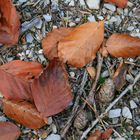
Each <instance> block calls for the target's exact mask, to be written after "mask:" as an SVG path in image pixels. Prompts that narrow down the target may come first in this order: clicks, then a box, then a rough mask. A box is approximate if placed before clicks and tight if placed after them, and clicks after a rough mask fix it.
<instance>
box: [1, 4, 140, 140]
mask: <svg viewBox="0 0 140 140" xmlns="http://www.w3.org/2000/svg"><path fill="white" fill-rule="evenodd" d="M8 2H10V1H8ZM108 2H111V1H108ZM117 2H119V1H117ZM117 2H116V3H115V4H116V5H117V6H119V7H123V8H125V9H124V15H125V14H126V13H127V10H126V9H127V8H128V9H129V8H131V7H132V8H133V4H134V6H135V7H137V2H134V3H128V7H127V6H126V1H121V2H122V3H123V2H124V3H123V4H122V3H121V2H120V3H119V4H120V5H118V3H117ZM14 3H16V8H17V10H18V11H19V14H20V16H21V15H22V18H21V23H22V25H23V23H27V24H26V25H27V26H28V28H26V27H25V28H26V30H24V32H22V34H21V36H20V38H19V40H18V41H19V44H18V45H17V47H13V48H11V49H9V48H8V49H4V48H3V47H2V49H1V50H0V51H1V52H2V53H1V57H0V58H1V59H0V60H1V61H2V62H1V63H2V64H4V63H6V62H7V61H11V66H10V65H9V67H7V68H8V69H7V68H6V70H3V69H1V71H2V74H1V75H2V76H4V77H5V76H6V77H5V78H4V79H5V80H6V82H5V83H7V84H8V87H9V88H7V84H4V83H3V82H2V79H3V78H1V85H3V86H2V87H1V88H3V89H4V90H3V93H2V95H4V96H5V95H6V94H7V95H8V96H7V97H9V95H10V97H9V98H11V97H12V98H15V96H14V95H17V96H18V98H20V103H21V104H20V103H19V99H17V98H15V99H14V100H15V101H9V100H7V108H5V114H7V115H8V116H9V117H11V118H13V119H14V120H15V121H16V122H18V123H20V124H23V126H26V127H29V128H32V127H33V128H37V127H38V128H39V127H42V126H43V125H45V123H47V121H48V118H44V115H45V117H46V116H47V117H48V116H51V117H52V118H53V121H52V123H53V125H55V126H56V128H57V133H58V134H62V131H63V130H65V129H64V126H65V124H67V122H69V117H71V116H72V115H73V111H72V109H73V106H71V105H73V104H74V105H76V103H77V107H78V104H79V103H80V104H79V105H80V106H82V104H85V103H84V102H85V101H86V100H81V99H80V98H79V99H78V98H77V97H78V96H77V94H78V93H79V92H80V93H81V91H80V90H82V91H83V92H84V93H82V99H83V97H85V98H86V97H87V96H88V93H89V92H90V89H91V85H92V81H93V82H94V80H95V79H97V78H98V77H97V75H99V76H100V73H99V72H98V71H97V74H96V77H95V79H94V78H93V79H92V78H90V76H88V77H85V76H84V71H86V70H87V68H88V67H89V66H90V67H91V65H92V67H96V65H98V64H97V61H96V53H97V51H98V50H99V49H100V47H101V44H102V42H103V38H104V36H105V37H106V38H108V37H109V39H108V40H107V42H106V43H105V44H104V45H103V46H104V47H103V51H101V53H102V52H103V53H102V54H103V56H105V57H106V58H104V63H103V64H102V69H101V71H102V72H103V71H105V70H108V71H109V73H110V76H108V78H112V75H111V72H112V71H115V70H116V67H115V64H117V61H118V62H120V58H113V57H111V56H110V55H112V56H115V57H120V56H121V57H124V58H125V59H124V61H126V60H127V61H130V62H129V64H128V71H127V75H130V76H129V77H136V76H137V75H138V72H139V68H138V67H137V65H138V64H139V57H136V56H139V38H136V37H131V36H130V35H126V36H127V37H124V36H125V35H123V34H120V36H119V35H118V36H119V37H120V38H119V37H118V38H119V40H117V37H116V38H113V41H112V39H110V38H111V37H112V36H111V37H110V35H111V34H110V33H111V32H110V31H112V32H115V31H117V29H115V28H113V26H112V25H111V26H110V24H107V25H108V26H106V23H107V22H106V19H105V21H104V23H105V34H104V33H103V31H104V29H103V28H102V29H103V30H102V31H100V32H95V34H94V31H93V32H92V30H91V29H92V27H86V24H91V25H93V24H97V23H101V21H99V22H93V23H86V20H85V19H84V18H85V16H88V14H91V11H90V10H87V9H84V8H83V7H81V6H80V11H79V10H78V9H76V7H75V6H74V7H73V6H69V5H67V4H66V5H65V4H64V3H63V2H62V3H61V2H60V3H59V5H58V4H57V1H52V3H49V2H47V1H46V2H45V1H38V2H30V1H29V2H23V3H22V4H21V3H20V2H19V1H17V2H14ZM112 3H113V1H112ZM2 4H3V3H2ZM88 4H89V3H88ZM77 6H79V5H77ZM50 7H51V8H50ZM62 7H63V8H64V11H63V10H62V9H61V8H62ZM68 7H69V8H68ZM59 8H60V9H61V10H60V9H59ZM24 9H27V11H26V10H24ZM45 9H46V10H45ZM47 9H50V10H47ZM73 9H75V10H76V12H77V13H75V12H74V10H73ZM59 11H63V12H64V13H65V11H68V16H71V14H72V15H75V16H74V17H73V19H75V21H74V22H75V23H76V24H74V23H72V22H71V20H72V19H67V18H66V17H65V16H63V13H61V14H60V13H59ZM42 12H43V13H42ZM46 12H48V13H49V14H48V13H47V14H46ZM96 12H97V13H96V14H97V16H96V19H97V21H98V20H100V18H101V17H98V10H97V11H96ZM101 12H102V14H101V15H100V16H102V15H103V16H104V12H103V11H101ZM107 12H108V11H107ZM42 14H44V15H51V16H52V18H51V19H50V20H49V21H44V19H43V18H41V16H44V15H42ZM107 14H109V13H106V14H105V15H107ZM38 15H39V17H37V18H36V17H35V16H38ZM76 16H78V17H80V16H81V17H82V18H81V19H80V20H78V19H76V18H77V17H76ZM112 16H114V13H113V15H112ZM125 16H126V15H125ZM15 17H16V16H15ZM33 17H34V19H35V20H33ZM58 17H59V18H58ZM36 19H38V20H36ZM107 20H108V19H107ZM15 21H16V20H15ZM30 21H31V22H30ZM34 21H36V23H38V25H36V24H33V22H34ZM39 21H40V22H39ZM131 21H132V20H130V22H131ZM125 22H126V25H125V24H123V23H125ZM34 23H35V22H34ZM39 24H40V25H39ZM24 25H25V24H24ZM26 25H25V26H26ZM76 25H77V26H76ZM127 25H129V22H128V24H127V21H125V19H124V20H123V21H122V24H121V26H120V27H121V28H119V27H118V29H119V32H121V33H123V32H124V30H125V29H126V27H127ZM56 26H57V27H65V29H66V30H67V29H68V30H69V31H68V34H67V33H66V34H64V35H63V32H61V28H58V29H54V31H55V30H56V31H58V33H60V36H59V37H60V38H59V37H57V34H55V35H56V37H55V35H53V34H52V35H51V33H53V32H51V30H52V29H53V28H56ZM67 26H76V27H73V28H66V27H67ZM82 26H85V28H84V29H83V31H82ZM22 27H23V26H22ZM12 28H14V27H12ZM86 28H87V29H86ZM16 29H17V30H16V31H17V32H18V28H16ZM12 31H13V30H12ZM84 31H87V34H85V32H84ZM28 32H30V38H28V37H29V36H28V35H29V34H28ZM46 32H47V34H46ZM48 32H50V33H48ZM90 32H91V33H93V36H94V35H95V37H97V38H95V37H94V39H93V38H92V36H90ZM88 33H89V34H88ZM100 33H101V35H100ZM10 34H11V33H10ZM17 34H18V33H17ZM45 34H46V35H49V34H50V36H52V37H51V38H49V37H50V36H46V38H45V39H44V40H46V39H47V41H46V42H45V43H44V44H43V43H42V48H43V49H48V50H47V52H45V50H44V51H43V50H42V51H41V50H40V47H41V40H42V38H43V37H45ZM61 34H62V38H61ZM130 34H131V33H130ZM26 35H27V36H26ZM136 35H137V34H136ZM88 36H89V37H88ZM99 36H102V37H101V38H99ZM11 37H12V34H11ZM81 37H82V39H81ZM90 37H91V38H90ZM126 38H127V39H126ZM132 38H133V39H132ZM29 39H31V40H32V41H29V42H27V44H26V41H27V40H29ZM51 40H53V41H51ZM91 40H94V43H95V44H94V45H93V42H92V41H91ZM99 40H100V41H99ZM101 40H102V41H101ZM126 40H128V41H126ZM9 41H10V40H9ZM49 41H50V43H53V44H52V45H51V44H50V43H49ZM98 41H99V42H98ZM86 42H88V44H90V42H91V45H85V44H86ZM1 43H2V44H5V43H3V42H1ZM16 43H17V42H14V44H16ZM47 43H48V44H47ZM71 43H72V46H69V45H70V44H71ZM113 43H114V44H113ZM121 43H124V44H125V46H122V45H121ZM7 44H8V45H9V44H10V43H9V42H8V41H7ZM11 44H13V43H11ZM64 44H65V45H64ZM116 44H119V45H117V47H116ZM48 45H50V47H47V46H48ZM63 45H64V46H63ZM4 46H5V47H6V45H4ZM78 46H79V47H78ZM71 48H72V49H71ZM77 48H79V49H77ZM14 49H15V52H14V51H13V50H14ZM65 49H66V50H65ZM70 49H71V50H72V51H73V52H74V53H73V54H75V55H69V54H70V52H69V51H70ZM92 49H93V51H91V50H92ZM130 50H133V53H132V52H131V51H130ZM7 51H8V52H7ZM76 51H77V52H76ZM80 52H82V53H80ZM108 52H109V54H107V53H108ZM43 53H44V54H45V57H46V58H48V59H49V62H48V61H47V60H46V58H45V57H44V55H43ZM57 53H58V55H57ZM13 54H15V55H14V56H13ZM81 54H82V55H81ZM83 54H84V55H83ZM49 55H50V56H49ZM53 57H57V58H58V59H60V60H58V61H63V62H66V63H67V64H62V62H59V64H60V69H59V66H57V63H56V62H55V63H54V60H53V61H52V60H51V59H53ZM127 57H135V58H131V59H129V58H128V59H127ZM16 59H20V60H24V61H33V62H27V63H28V66H29V65H30V64H29V63H36V62H37V61H39V62H40V63H41V64H42V65H43V66H44V67H46V65H47V67H46V68H45V69H44V70H43V67H42V66H41V64H37V65H36V66H35V64H33V67H30V66H31V65H30V66H29V67H28V66H27V67H25V65H24V64H22V63H23V62H24V61H22V62H20V63H19V62H18V60H16ZM93 59H94V60H93ZM12 60H16V61H17V62H15V63H14V61H12ZM34 61H36V62H34ZM44 62H45V63H44ZM89 62H91V63H90V64H88V63H89ZM51 63H54V64H56V65H55V66H54V68H53V67H51V65H52V64H51ZM7 64H8V63H7ZM7 64H5V65H7ZM18 64H21V65H18ZM68 64H70V65H68ZM5 65H2V66H1V67H3V66H5ZM16 65H17V67H16ZM39 65H40V66H39ZM62 65H63V66H62ZM71 65H72V66H71ZM88 65H89V66H88ZM22 66H23V67H22ZM56 66H57V67H58V70H57V67H56ZM83 66H85V67H83ZM36 67H38V69H37V68H36ZM50 67H51V68H50ZM55 67H56V68H55ZM62 67H63V68H62ZM64 67H65V68H64ZM75 67H77V68H78V69H77V68H75ZM61 68H62V69H63V70H62V72H60V74H59V70H61ZM79 68H81V69H79ZM53 69H54V70H53ZM64 69H66V70H64ZM118 69H119V68H118ZM34 70H35V71H34ZM36 70H37V71H36ZM97 70H98V69H97ZM28 71H30V72H28ZM118 71H119V70H117V72H116V73H118ZM9 72H10V73H9ZM67 72H68V74H69V75H70V72H71V73H72V72H73V73H74V76H72V77H70V76H69V75H68V74H67ZM98 73H99V74H98ZM122 73H123V71H122V72H121V71H120V74H119V76H120V77H121V74H122ZM124 73H125V74H126V72H124ZM47 74H48V75H49V76H50V78H49V79H47V77H48V76H47ZM61 74H62V75H63V76H64V77H65V76H66V75H67V76H66V77H67V78H66V79H65V78H64V79H65V80H60V81H59V78H60V76H62V75H61ZM43 75H44V76H43ZM63 76H62V77H63ZM44 77H46V78H44ZM120 77H117V78H119V79H121V78H120ZM82 78H85V79H84V80H85V81H86V82H85V83H86V84H85V85H82V87H83V88H81V87H80V86H79V85H80V82H81V81H82ZM100 78H102V77H99V79H100ZM123 78H124V80H125V77H124V76H123ZM9 79H11V82H10V81H8V80H9ZM41 79H44V80H45V82H43V84H41V82H40V80H41ZM53 79H54V80H53ZM62 79H63V78H62ZM44 80H43V81H44ZM51 80H52V81H51ZM57 80H58V81H57ZM68 80H69V81H70V84H71V86H70V85H69V82H68ZM84 80H83V81H84ZM15 81H16V82H15ZM53 81H54V82H53ZM95 81H96V80H95ZM104 81H105V83H106V81H107V79H105V80H104ZM36 82H37V83H38V84H37V86H36ZM51 82H52V84H51ZM64 82H66V84H62V85H61V83H64ZM121 82H122V81H121ZM34 83H35V84H34ZM46 83H47V84H46ZM55 83H59V84H60V88H62V87H64V89H65V87H66V89H65V90H66V92H64V93H63V92H57V88H58V87H59V84H56V87H57V88H54V89H53V87H54V86H55ZM97 83H98V84H97V88H96V94H95V100H94V101H95V103H94V104H91V105H90V102H89V103H88V100H87V101H86V103H88V104H87V105H86V106H85V107H84V109H85V110H86V111H87V110H89V112H90V113H92V119H88V118H86V117H85V119H86V122H87V121H88V122H87V125H85V126H86V127H85V128H83V130H82V131H81V132H79V131H75V129H74V128H73V125H72V122H71V123H69V124H71V125H72V126H71V127H70V129H68V130H67V131H66V135H65V138H66V139H71V138H73V139H80V136H81V134H85V133H84V131H85V130H86V128H88V127H89V125H90V123H91V120H94V119H96V118H98V113H99V114H101V113H102V112H104V111H103V110H105V108H107V106H108V101H107V102H105V104H104V103H102V102H100V101H99V100H98V98H96V96H98V94H99V93H100V90H101V89H104V85H106V84H105V83H100V80H99V82H97ZM119 83H120V82H119ZM49 84H50V85H49ZM112 84H113V83H112ZM112 84H111V85H112ZM128 84H129V82H128V81H125V82H123V83H122V85H123V86H121V88H119V90H118V92H117V91H115V92H113V93H115V95H113V98H110V101H109V102H111V101H112V100H115V99H116V98H117V97H118V96H119V94H121V92H122V91H123V90H125V88H126V89H127V85H128ZM23 85H26V86H23ZM42 85H45V86H43V88H42ZM46 85H47V86H46ZM93 85H94V84H93ZM4 86H5V88H4ZM15 86H16V87H15ZM67 86H68V87H69V88H68V87H67ZM112 86H113V85H112ZM70 87H71V88H70ZM106 88H107V90H109V89H111V86H110V84H108V85H107V86H106ZM5 89H6V90H7V91H5ZM51 89H52V90H51ZM58 89H59V88H58ZM70 89H71V91H72V94H73V96H74V100H73V101H72V98H71V97H72V96H71V91H70ZM138 89H139V84H138V83H136V84H135V87H134V91H133V92H132V93H133V94H132V93H131V94H130V95H126V97H125V98H122V99H121V100H120V101H119V102H118V104H116V105H114V108H117V107H121V108H124V107H125V106H126V102H125V101H124V99H125V100H126V99H128V100H127V101H129V99H131V100H132V99H133V101H134V102H136V103H138V102H139V96H137V95H138V92H136V91H138ZM11 90H12V92H11ZM53 90H54V92H48V91H53ZM67 90H68V92H67ZM107 90H101V91H104V92H102V94H103V93H105V94H103V96H105V95H107V94H106V91H107ZM15 91H16V93H14V92H15ZM20 91H22V92H20ZM34 91H35V92H34ZM62 91H63V90H62ZM113 91H114V90H113ZM26 92H27V94H26ZM11 93H12V94H11ZM20 93H22V94H20ZM39 93H40V94H41V95H42V99H45V96H49V97H48V98H46V100H45V102H41V101H42V100H41V101H39V100H40V99H41V98H40V97H39V96H38V97H37V95H39ZM50 93H53V94H54V95H57V97H55V96H54V97H53V94H50ZM60 93H61V94H60ZM67 93H68V94H67ZM109 93H110V92H109ZM24 94H25V95H24ZM65 94H66V95H67V96H66V98H65V97H64V96H65ZM108 95H109V97H110V94H108ZM35 96H36V97H35ZM114 96H115V97H114ZM51 97H52V99H51ZM58 97H59V98H58ZM79 97H80V96H79ZM136 97H137V98H136ZM5 98H6V96H5ZM63 98H64V99H65V100H64V99H63ZM75 98H76V99H75ZM105 98H106V97H105ZM59 99H60V100H61V101H60V103H59V102H58V101H57V100H59ZM66 99H68V102H67V100H66ZM102 99H103V98H102ZM25 100H26V101H25ZM77 100H81V101H80V102H79V103H78V102H77ZM38 101H39V102H38ZM5 102H6V101H5ZM22 102H23V104H22ZM8 103H9V104H8ZM18 103H19V104H18ZM34 103H35V105H34ZM65 103H66V104H65ZM70 103H71V104H70ZM12 104H16V108H15V107H14V106H13V107H12ZM44 104H45V106H46V107H47V108H43V107H45V106H44ZM8 105H9V108H10V109H11V108H12V110H13V111H12V112H10V109H8ZM22 105H23V110H22V109H20V107H21V106H22ZM98 105H99V106H98ZM4 106H6V105H4ZM4 106H3V107H4ZM18 106H20V107H18ZM30 106H32V107H31V108H30ZM49 106H51V107H49ZM62 106H63V107H62ZM92 106H93V107H94V108H93V107H92ZM66 107H67V108H66ZM24 108H25V109H24ZM27 108H28V109H29V108H30V109H31V110H30V111H29V112H26V111H27V110H28V109H27ZM32 108H33V109H32ZM41 108H42V109H41ZM44 109H45V111H44ZM64 109H65V110H64ZM128 109H129V105H128ZM62 110H63V111H62ZM80 110H81V109H80ZM24 111H25V113H24ZM133 111H134V110H133ZM14 112H15V114H14ZM17 112H20V113H17ZM35 112H36V113H35ZM59 112H61V113H59ZM57 113H59V114H57ZM133 113H134V114H135V115H136V113H135V112H133ZM23 114H24V115H25V116H24V115H23ZM36 114H38V115H39V114H40V115H41V114H42V115H43V114H44V115H43V116H42V115H41V116H38V115H36ZM55 114H57V115H55ZM28 115H30V116H32V115H33V116H32V117H33V119H32V121H34V117H36V118H35V120H37V119H39V120H38V121H41V120H42V118H43V120H42V121H41V122H42V123H41V122H39V123H37V124H36V122H33V124H32V125H29V124H30V123H31V122H32V121H30V122H29V117H28ZM52 115H53V116H52ZM74 115H76V114H74ZM23 116H24V117H25V119H23V118H22V117H23ZM79 116H80V114H79ZM38 117H39V118H38ZM136 117H137V115H136ZM104 119H105V121H104ZM104 119H102V120H101V122H100V123H99V124H98V125H97V126H98V127H99V126H100V128H102V129H105V127H107V128H108V126H109V125H108V123H106V121H107V122H108V121H109V120H108V119H107V120H106V118H104ZM135 119H136V120H137V121H138V118H135ZM44 121H45V123H44ZM82 121H84V120H82ZM111 121H113V120H111ZM120 121H121V122H122V121H123V122H124V123H125V124H127V122H125V121H124V120H120ZM14 123H15V122H14ZM112 123H113V122H112ZM16 124H17V123H16ZM39 124H40V125H39ZM133 124H134V126H137V125H138V124H137V123H136V122H135V121H134V122H133ZM36 125H39V126H36ZM53 125H45V126H44V127H43V128H41V129H40V130H33V131H32V130H30V129H29V130H28V128H24V129H22V125H21V130H22V132H23V133H22V135H21V137H22V138H23V139H26V138H27V137H28V136H27V134H28V133H32V135H31V136H29V137H30V138H31V139H39V138H40V137H41V136H40V135H38V134H37V133H38V132H39V131H41V130H42V129H45V130H46V131H47V132H46V133H48V134H50V133H52V134H53V133H56V130H54V128H53V127H52V126H53ZM130 126H131V125H130ZM93 130H94V129H93ZM107 130H108V129H107ZM113 130H114V131H113V132H114V133H110V132H107V134H108V137H116V135H117V136H119V137H120V136H122V132H120V131H119V127H118V128H116V127H114V129H113ZM123 130H125V132H126V130H127V129H126V128H125V127H124V128H123ZM24 131H25V132H26V131H27V134H26V133H24ZM127 131H128V132H130V130H127ZM102 132H103V131H102ZM109 133H110V134H109ZM111 134H112V135H111ZM115 134H116V135H115ZM97 135H98V134H97ZM58 136H60V135H58ZM131 136H132V137H133V136H134V135H133V134H132V135H131ZM46 137H47V134H45V138H46ZM126 137H128V138H129V137H130V134H127V133H126ZM134 137H135V136H134ZM48 138H49V137H48Z"/></svg>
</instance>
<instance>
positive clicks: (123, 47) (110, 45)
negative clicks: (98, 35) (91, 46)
mask: <svg viewBox="0 0 140 140" xmlns="http://www.w3.org/2000/svg"><path fill="white" fill-rule="evenodd" d="M106 46H107V51H108V52H109V53H110V54H111V55H112V56H114V57H124V58H127V57H136V56H139V55H140V38H137V37H132V36H130V35H128V34H119V33H115V34H113V35H112V36H111V37H109V39H108V40H107V43H106Z"/></svg>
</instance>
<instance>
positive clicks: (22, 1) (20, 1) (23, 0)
mask: <svg viewBox="0 0 140 140" xmlns="http://www.w3.org/2000/svg"><path fill="white" fill-rule="evenodd" d="M24 2H27V0H19V3H20V4H22V3H24Z"/></svg>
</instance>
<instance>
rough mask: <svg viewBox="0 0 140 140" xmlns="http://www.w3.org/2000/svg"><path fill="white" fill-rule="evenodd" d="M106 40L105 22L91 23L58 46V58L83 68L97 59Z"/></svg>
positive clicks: (84, 25) (73, 31) (74, 31)
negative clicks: (97, 53) (97, 54)
mask: <svg viewBox="0 0 140 140" xmlns="http://www.w3.org/2000/svg"><path fill="white" fill-rule="evenodd" d="M103 39H104V22H103V21H100V22H89V23H85V24H83V25H81V26H79V27H77V28H75V29H73V30H72V32H71V33H70V34H69V35H68V36H66V37H64V38H63V39H62V40H61V41H60V42H59V44H58V56H59V58H60V59H61V60H62V61H63V62H67V63H68V64H71V65H73V66H75V67H78V68H80V67H83V66H85V65H86V64H87V63H89V62H90V61H91V60H92V59H95V57H96V52H97V51H98V50H99V48H100V46H101V44H102V42H103Z"/></svg>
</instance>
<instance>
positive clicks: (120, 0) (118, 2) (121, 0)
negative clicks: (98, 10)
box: [104, 0, 128, 8]
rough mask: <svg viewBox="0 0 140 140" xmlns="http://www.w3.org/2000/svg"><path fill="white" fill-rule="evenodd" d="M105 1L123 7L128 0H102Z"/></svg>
mask: <svg viewBox="0 0 140 140" xmlns="http://www.w3.org/2000/svg"><path fill="white" fill-rule="evenodd" d="M104 1H105V2H110V3H113V4H115V5H117V6H118V7H120V8H125V7H126V5H127V2H128V0H104Z"/></svg>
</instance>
